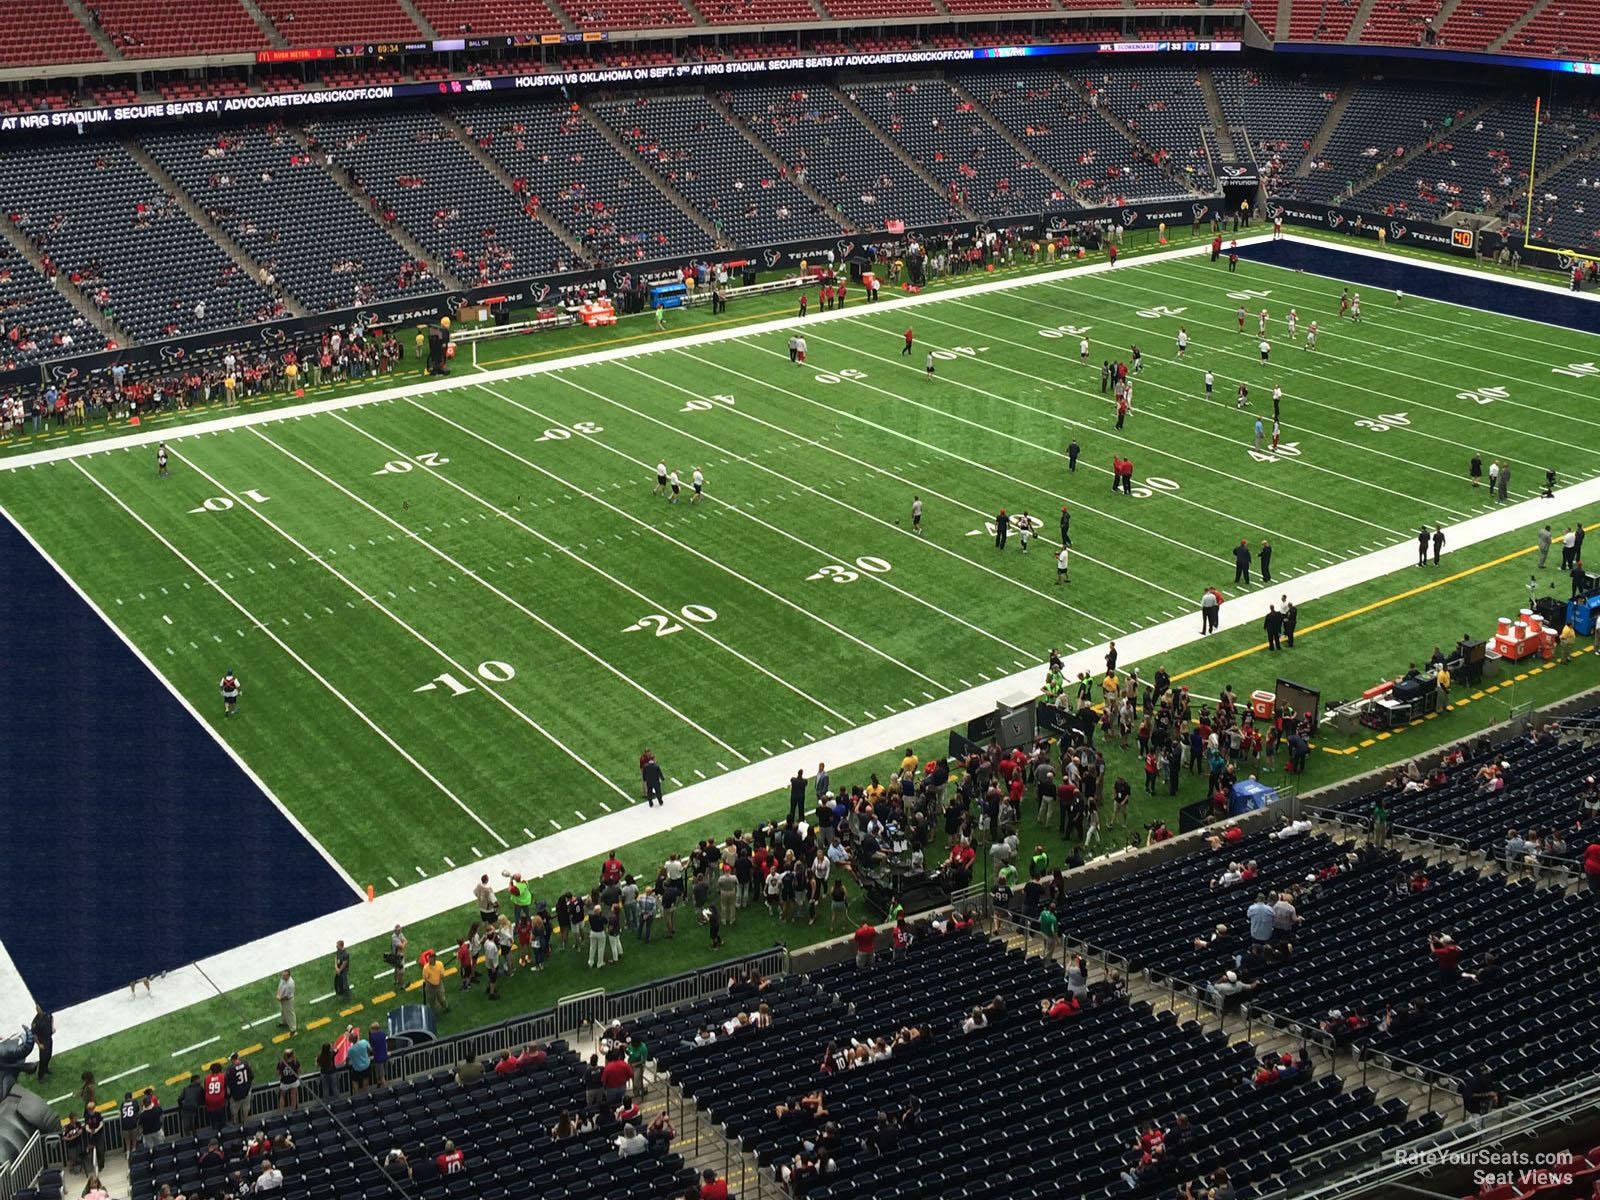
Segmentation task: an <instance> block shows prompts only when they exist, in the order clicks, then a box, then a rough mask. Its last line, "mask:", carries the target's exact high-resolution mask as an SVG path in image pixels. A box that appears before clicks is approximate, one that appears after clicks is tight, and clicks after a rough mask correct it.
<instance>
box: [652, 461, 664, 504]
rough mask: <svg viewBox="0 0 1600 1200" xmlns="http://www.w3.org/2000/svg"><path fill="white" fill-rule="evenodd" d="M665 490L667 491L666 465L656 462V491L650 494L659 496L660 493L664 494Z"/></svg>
mask: <svg viewBox="0 0 1600 1200" xmlns="http://www.w3.org/2000/svg"><path fill="white" fill-rule="evenodd" d="M666 490H667V464H666V463H664V462H658V463H657V464H656V490H655V491H654V492H653V493H652V495H656V496H659V495H661V493H662V492H664V491H666Z"/></svg>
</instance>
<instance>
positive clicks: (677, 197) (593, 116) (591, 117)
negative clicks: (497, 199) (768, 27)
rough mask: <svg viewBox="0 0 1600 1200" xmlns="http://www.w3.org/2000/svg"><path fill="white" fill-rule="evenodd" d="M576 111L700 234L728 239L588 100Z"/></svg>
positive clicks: (720, 242) (718, 240)
mask: <svg viewBox="0 0 1600 1200" xmlns="http://www.w3.org/2000/svg"><path fill="white" fill-rule="evenodd" d="M697 19H698V18H697ZM578 111H579V112H580V113H581V114H582V115H583V119H584V120H585V121H587V122H589V125H590V127H591V128H593V129H594V130H595V132H597V133H598V134H599V135H600V136H601V137H602V138H604V139H605V140H606V141H607V142H608V143H609V144H610V145H611V147H612V149H614V150H615V151H616V152H617V153H618V154H620V155H622V157H623V158H624V159H626V160H627V161H628V162H629V163H630V164H632V166H633V168H634V170H636V171H638V172H639V173H640V174H641V175H643V176H644V177H645V178H646V179H648V180H651V181H652V182H654V183H655V184H656V187H657V189H658V190H659V191H660V193H661V195H662V196H663V197H664V198H665V199H666V200H668V201H669V202H670V203H671V204H672V206H673V207H674V208H676V209H677V210H678V211H679V212H681V213H682V214H683V215H684V216H686V217H687V218H689V220H691V221H693V222H694V223H695V225H696V226H698V227H699V229H700V231H701V232H702V233H704V234H705V235H706V236H707V237H709V238H711V239H712V240H713V241H714V242H715V243H716V244H717V245H719V246H721V245H724V244H725V243H726V242H727V239H726V238H725V237H723V235H722V234H721V233H719V232H718V231H717V227H716V226H715V225H714V224H712V222H711V219H710V218H709V217H707V216H706V215H705V213H703V212H701V211H700V210H699V209H698V208H696V207H695V206H694V205H693V204H690V203H689V200H688V197H686V196H684V195H683V193H681V192H679V191H678V189H677V188H672V187H668V186H667V184H666V181H665V180H664V179H662V177H661V172H660V171H658V170H657V169H656V168H655V165H654V164H652V163H648V162H646V161H645V160H644V158H643V157H641V156H640V155H639V153H638V152H637V151H635V150H634V148H633V147H632V146H630V145H628V140H627V139H626V138H625V137H623V136H622V135H621V134H620V133H618V132H617V131H616V130H615V129H613V128H611V125H610V124H609V123H608V122H607V121H606V119H605V118H604V117H602V116H601V115H600V114H599V113H597V112H595V111H594V109H593V108H591V107H590V106H589V105H588V104H587V103H584V104H580V105H579V106H578Z"/></svg>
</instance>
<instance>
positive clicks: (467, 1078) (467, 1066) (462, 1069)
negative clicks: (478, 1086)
mask: <svg viewBox="0 0 1600 1200" xmlns="http://www.w3.org/2000/svg"><path fill="white" fill-rule="evenodd" d="M482 1078H483V1064H482V1063H481V1062H479V1061H478V1056H477V1055H475V1054H473V1053H472V1052H471V1051H468V1053H467V1056H466V1058H464V1059H463V1060H462V1061H461V1062H460V1063H459V1064H458V1065H457V1066H456V1085H457V1086H458V1087H471V1086H472V1085H473V1084H475V1083H477V1082H478V1081H479V1080H481V1079H482Z"/></svg>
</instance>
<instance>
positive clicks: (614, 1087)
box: [600, 1054, 633, 1108]
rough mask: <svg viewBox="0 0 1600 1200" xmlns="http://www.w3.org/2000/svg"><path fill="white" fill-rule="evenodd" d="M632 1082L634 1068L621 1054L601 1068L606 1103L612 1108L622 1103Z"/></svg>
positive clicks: (601, 1080) (601, 1084)
mask: <svg viewBox="0 0 1600 1200" xmlns="http://www.w3.org/2000/svg"><path fill="white" fill-rule="evenodd" d="M632 1082H633V1068H632V1067H631V1066H629V1065H628V1060H627V1059H625V1058H623V1057H622V1056H621V1055H620V1054H619V1055H618V1056H617V1057H616V1058H613V1059H611V1060H610V1061H608V1062H607V1063H606V1065H605V1066H603V1067H601V1068H600V1086H601V1087H603V1088H604V1089H605V1092H606V1103H607V1104H609V1105H611V1107H612V1108H616V1107H617V1105H619V1104H621V1103H622V1097H623V1096H624V1095H625V1094H626V1093H627V1090H628V1085H629V1084H630V1083H632Z"/></svg>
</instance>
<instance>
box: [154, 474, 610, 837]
mask: <svg viewBox="0 0 1600 1200" xmlns="http://www.w3.org/2000/svg"><path fill="white" fill-rule="evenodd" d="M170 453H171V454H172V456H173V457H174V458H176V459H177V460H178V461H179V462H180V463H182V464H183V465H184V466H186V467H188V468H189V469H190V470H192V471H193V472H194V473H195V474H197V475H199V476H200V477H201V478H202V479H204V480H206V482H208V483H209V484H211V486H212V487H214V488H216V489H217V492H218V494H219V495H223V496H227V497H229V498H230V499H231V500H232V501H233V502H234V504H235V505H236V506H237V507H239V508H242V509H244V510H245V511H247V512H248V513H249V514H250V515H251V516H253V517H254V518H255V519H256V520H258V521H260V522H261V523H262V524H263V525H265V526H266V527H267V528H268V529H270V530H272V532H274V533H276V534H277V535H278V536H279V537H281V538H282V539H283V540H284V541H286V542H288V543H289V544H290V545H291V546H293V547H294V548H295V549H296V550H298V551H300V553H301V554H303V555H305V556H306V557H307V558H308V559H310V560H311V561H312V562H314V563H316V564H317V565H318V566H319V567H321V568H322V569H323V570H324V571H326V572H327V573H328V574H329V575H332V576H333V577H334V578H335V579H337V580H338V581H339V582H340V583H342V584H344V586H345V587H347V588H349V589H350V591H351V592H353V593H354V594H355V595H357V596H358V597H360V598H361V599H362V600H364V601H366V603H368V604H370V605H371V606H372V607H373V608H375V609H377V610H378V611H379V612H381V613H382V614H383V615H384V616H386V617H388V618H389V620H391V621H393V622H394V624H395V625H396V626H398V627H399V628H401V629H403V630H405V632H406V633H409V634H410V635H411V636H412V638H413V639H415V640H416V641H417V642H418V643H420V644H421V645H423V646H425V647H427V648H428V649H429V650H431V651H432V652H433V653H434V654H435V655H436V656H438V658H439V659H440V660H442V661H443V662H445V663H448V664H449V665H450V666H451V667H452V668H454V669H455V670H456V671H457V672H458V673H459V674H460V675H461V676H462V677H463V678H467V677H473V676H476V677H477V678H478V680H479V682H480V684H481V686H482V691H483V694H484V695H485V696H488V697H490V698H491V699H493V700H494V701H495V702H496V703H498V704H499V705H500V706H501V707H502V708H504V709H505V710H506V711H507V712H509V713H510V714H511V715H512V716H514V717H516V718H517V720H519V721H521V722H522V723H523V724H524V725H526V726H527V727H528V728H529V729H532V730H533V731H534V732H535V733H537V734H538V735H539V736H540V737H542V738H544V740H545V741H547V742H549V743H550V744H551V745H552V746H554V747H555V748H556V749H557V750H560V751H561V752H562V753H563V754H565V755H566V756H567V757H568V758H570V759H571V760H572V761H573V762H575V763H577V764H578V765H579V766H580V767H582V768H583V769H584V770H585V771H587V772H588V773H589V774H590V775H591V776H593V777H594V778H595V779H597V780H598V781H599V782H601V783H602V784H604V785H605V786H606V787H608V788H610V789H611V790H612V791H614V792H616V793H617V794H618V795H625V793H624V792H623V791H622V789H621V788H620V787H618V786H617V785H616V784H615V783H613V782H612V781H611V780H610V779H608V778H607V777H606V776H605V775H603V774H601V773H600V771H598V770H596V769H595V767H594V766H593V765H592V764H591V763H590V762H589V761H588V760H587V759H586V758H584V757H583V756H582V755H581V754H579V753H578V752H577V751H575V750H573V749H572V748H571V747H570V746H568V745H567V744H566V743H564V742H563V741H562V740H561V739H560V738H558V737H556V735H555V734H553V733H551V732H550V731H549V730H548V729H546V728H545V727H544V726H543V725H542V724H540V723H539V721H538V720H537V718H535V717H532V716H529V715H528V714H527V713H525V712H523V711H522V709H521V708H519V707H518V706H517V705H516V704H514V703H513V702H512V701H510V700H508V699H507V698H506V697H505V696H503V695H501V694H500V692H499V691H498V690H497V689H495V688H493V687H490V686H489V681H488V680H486V679H483V677H482V676H481V675H477V673H476V672H475V671H473V670H472V668H471V667H469V666H467V665H466V664H465V663H463V662H461V661H460V660H459V659H457V658H455V657H453V656H452V655H450V654H447V653H446V652H445V651H444V649H443V648H442V647H440V646H439V645H437V644H436V643H434V641H433V640H432V639H430V638H429V637H428V635H427V634H425V633H423V632H422V631H421V630H419V629H417V628H416V627H415V626H413V625H411V624H409V623H408V622H407V621H406V620H405V619H404V618H403V617H401V616H400V615H399V614H398V613H395V612H393V611H391V610H390V609H389V608H388V606H387V605H385V604H384V603H383V601H381V600H379V599H378V598H377V596H375V595H372V594H370V593H368V592H367V591H366V590H365V589H364V588H362V587H361V585H360V584H358V583H356V582H355V580H353V579H351V578H350V577H349V576H348V575H346V574H345V573H344V572H343V571H341V570H339V568H338V567H336V566H334V565H333V564H332V563H330V562H329V561H328V560H327V559H326V558H324V557H323V556H322V555H320V554H318V553H317V552H316V551H315V550H312V549H311V548H310V547H309V546H307V545H306V544H305V543H304V542H302V541H300V539H298V538H297V537H295V536H294V535H293V534H292V533H290V532H288V530H286V529H284V528H283V527H282V526H281V525H279V524H278V523H277V522H276V521H274V520H273V519H272V518H271V517H269V516H267V514H266V513H264V512H262V511H261V506H260V505H258V504H250V503H248V502H247V501H246V500H245V498H244V497H243V496H241V495H240V494H239V493H238V492H236V491H234V490H233V489H231V488H229V487H228V486H227V485H226V484H225V483H223V482H222V481H221V480H220V479H218V478H217V477H216V476H215V475H212V474H211V473H210V472H209V471H207V470H206V469H205V468H204V467H202V466H200V465H199V464H198V463H196V462H195V460H194V459H193V458H192V457H190V456H189V455H186V454H184V453H182V452H181V451H179V450H171V451H170ZM463 807H464V806H463ZM468 811H469V812H470V810H468ZM478 824H479V825H481V826H482V827H483V829H484V831H485V832H487V833H488V835H489V836H490V837H492V838H494V840H495V841H497V842H499V843H500V845H502V846H509V845H510V844H511V843H510V842H508V841H506V839H505V838H503V837H501V836H500V834H499V833H498V832H496V831H495V830H494V828H493V827H491V826H490V825H489V824H488V822H486V821H484V820H482V819H481V818H480V819H479V820H478Z"/></svg>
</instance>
